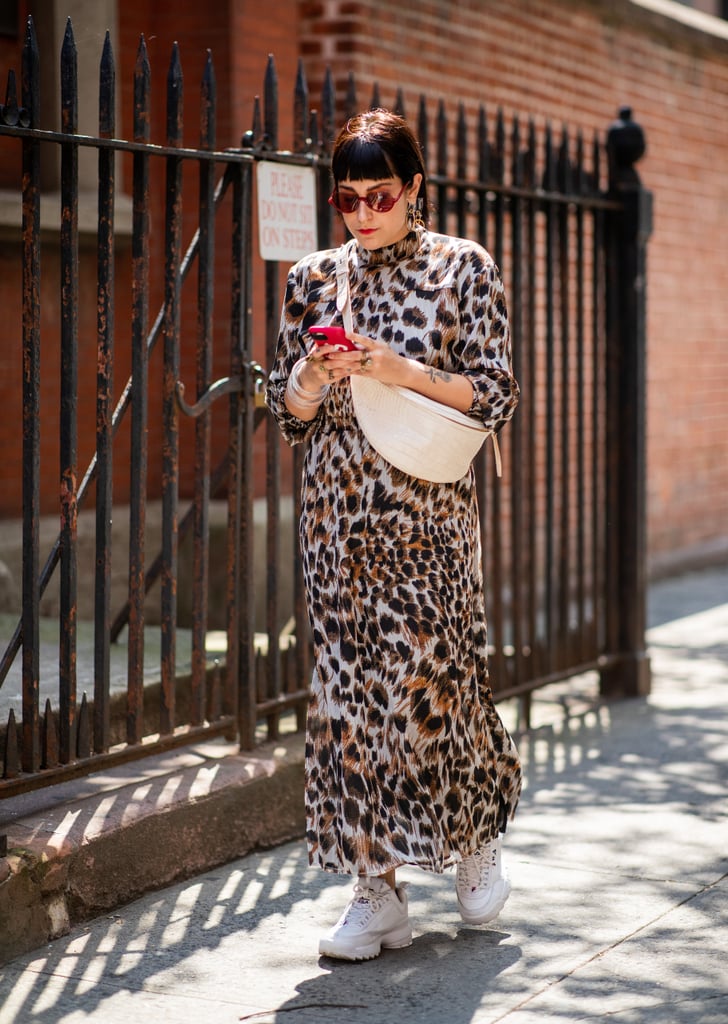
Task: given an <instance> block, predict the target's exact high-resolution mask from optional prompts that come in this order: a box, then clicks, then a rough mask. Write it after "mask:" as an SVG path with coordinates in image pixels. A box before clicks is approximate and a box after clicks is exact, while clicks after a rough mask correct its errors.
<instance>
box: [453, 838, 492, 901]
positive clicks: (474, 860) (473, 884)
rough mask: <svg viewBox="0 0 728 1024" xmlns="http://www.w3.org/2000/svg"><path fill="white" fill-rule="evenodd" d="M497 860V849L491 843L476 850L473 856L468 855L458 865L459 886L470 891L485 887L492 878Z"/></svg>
mask: <svg viewBox="0 0 728 1024" xmlns="http://www.w3.org/2000/svg"><path fill="white" fill-rule="evenodd" d="M495 861H496V851H495V847H494V846H493V845H491V844H489V845H488V846H486V847H484V848H483V849H482V850H476V852H475V853H474V854H473V855H472V857H466V858H465V860H463V861H461V862H460V864H459V865H458V867H459V869H460V870H459V871H458V874H457V886H458V888H459V889H462V890H467V891H468V892H475V890H476V889H484V888H485V887H486V886H487V885H488V882H489V880H490V872H491V869H493V868H495Z"/></svg>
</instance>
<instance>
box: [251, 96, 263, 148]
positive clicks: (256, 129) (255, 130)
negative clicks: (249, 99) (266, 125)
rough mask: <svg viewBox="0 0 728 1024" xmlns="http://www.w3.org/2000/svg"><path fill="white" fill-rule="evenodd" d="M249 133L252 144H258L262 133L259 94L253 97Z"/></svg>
mask: <svg viewBox="0 0 728 1024" xmlns="http://www.w3.org/2000/svg"><path fill="white" fill-rule="evenodd" d="M249 134H250V137H251V141H252V144H253V146H255V147H257V146H259V145H260V142H261V138H262V135H263V124H262V116H261V113H260V96H255V97H254V99H253V127H252V128H251V130H250V133H249Z"/></svg>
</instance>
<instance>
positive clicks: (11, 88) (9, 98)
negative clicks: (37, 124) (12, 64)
mask: <svg viewBox="0 0 728 1024" xmlns="http://www.w3.org/2000/svg"><path fill="white" fill-rule="evenodd" d="M0 120H1V121H2V123H3V124H7V125H11V126H12V127H15V125H17V124H18V123H19V121H20V110H19V108H18V92H17V87H16V85H15V72H14V71H13V70H12V68H11V69H10V70H9V71H8V84H7V88H6V90H5V103H3V104H0Z"/></svg>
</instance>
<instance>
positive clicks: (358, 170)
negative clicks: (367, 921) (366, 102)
mask: <svg viewBox="0 0 728 1024" xmlns="http://www.w3.org/2000/svg"><path fill="white" fill-rule="evenodd" d="M331 172H332V174H333V176H334V181H335V182H336V183H337V184H338V182H340V181H346V179H347V178H349V179H350V180H351V181H362V180H363V179H364V178H371V179H372V180H373V181H381V180H383V179H384V178H396V177H397V172H396V171H395V169H394V168H393V167H392V165H391V164H390V163H389V160H387V156H386V154H385V152H384V150H383V149H382V147H381V146H380V145H379V143H378V142H372V141H370V140H369V139H362V138H357V137H356V136H354V137H352V138H349V139H347V140H346V141H345V142H344V143H342V145H341V146H340V147H339V149H338V151H337V152H336V153H335V155H334V160H333V162H332V165H331Z"/></svg>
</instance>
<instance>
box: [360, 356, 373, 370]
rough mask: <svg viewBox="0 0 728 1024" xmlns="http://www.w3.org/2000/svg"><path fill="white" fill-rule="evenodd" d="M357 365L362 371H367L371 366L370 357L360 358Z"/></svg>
mask: <svg viewBox="0 0 728 1024" xmlns="http://www.w3.org/2000/svg"><path fill="white" fill-rule="evenodd" d="M359 365H360V366H361V368H362V370H368V369H369V367H370V366H371V365H372V357H371V356H362V357H361V359H360V360H359Z"/></svg>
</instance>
